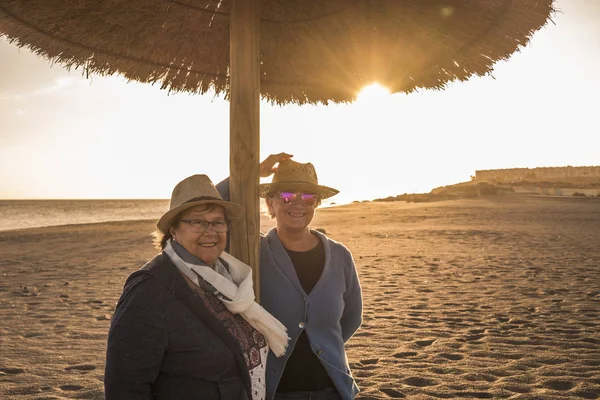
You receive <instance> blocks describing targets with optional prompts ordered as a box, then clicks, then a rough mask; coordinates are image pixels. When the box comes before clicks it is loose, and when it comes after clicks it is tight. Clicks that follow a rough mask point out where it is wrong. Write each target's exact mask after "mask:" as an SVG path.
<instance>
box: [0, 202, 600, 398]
mask: <svg viewBox="0 0 600 400" xmlns="http://www.w3.org/2000/svg"><path fill="white" fill-rule="evenodd" d="M263 222H264V228H266V227H267V225H268V224H269V222H268V221H263ZM153 226H154V223H153V222H152V221H133V222H119V223H108V224H92V225H73V226H65V227H54V228H44V229H29V230H21V231H11V232H0V279H1V280H0V312H1V314H0V315H1V317H2V325H1V326H2V328H1V331H0V333H1V334H2V344H1V347H0V398H2V399H75V398H77V399H102V398H103V393H102V376H103V369H104V352H105V346H106V334H107V331H108V326H109V323H110V318H111V316H112V313H113V311H114V305H115V302H116V300H117V298H118V296H119V294H120V292H121V289H122V285H123V283H124V281H125V279H126V277H127V276H128V274H130V273H131V272H133V271H135V270H136V269H138V268H139V267H140V266H141V265H142V264H144V262H145V261H146V260H148V259H149V258H150V257H152V256H153V255H154V253H155V249H154V248H153V247H152V245H151V239H150V236H149V233H150V232H151V230H152V229H153ZM313 226H314V227H316V228H319V227H320V228H324V229H325V230H326V231H327V234H328V235H329V236H331V237H332V238H334V239H336V240H340V241H341V242H343V243H344V244H345V245H346V246H347V247H348V248H350V250H351V251H352V253H353V255H354V258H355V261H356V264H357V267H358V270H359V275H360V278H361V282H362V285H363V291H364V297H365V315H364V324H363V326H362V327H361V329H360V330H359V331H358V333H357V334H356V335H355V336H354V337H353V338H352V339H351V340H350V342H349V344H348V349H349V358H350V363H351V365H352V367H353V371H354V374H355V377H356V379H357V381H358V384H359V386H360V388H361V389H362V392H361V394H360V396H359V398H361V399H388V398H408V399H489V398H498V399H531V400H533V399H549V400H552V399H565V398H572V399H598V398H600V201H598V200H595V199H551V198H543V199H540V198H531V197H522V196H501V197H496V198H492V199H478V200H461V201H449V202H440V203H427V204H406V203H400V202H397V203H360V204H352V205H348V206H342V207H335V208H327V209H322V210H319V211H318V212H317V218H316V219H315V221H314V223H313Z"/></svg>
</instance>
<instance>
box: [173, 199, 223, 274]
mask: <svg viewBox="0 0 600 400" xmlns="http://www.w3.org/2000/svg"><path fill="white" fill-rule="evenodd" d="M183 220H185V221H194V220H203V221H206V222H216V221H221V222H222V221H226V217H225V210H224V209H223V207H221V206H216V205H215V206H213V205H208V207H207V206H206V205H204V204H203V205H199V206H195V207H192V208H190V209H188V210H185V211H184V212H183V213H182V214H181V215H180V217H179V222H178V223H177V224H175V226H174V227H171V235H172V236H173V240H175V241H176V242H177V243H179V244H180V245H182V246H183V247H184V248H185V249H186V250H187V251H188V252H189V253H190V254H192V255H194V256H196V257H198V258H199V259H200V260H202V261H204V262H205V263H206V264H208V265H210V266H214V265H215V261H216V260H217V259H218V258H219V256H220V255H221V253H222V252H223V251H224V250H225V246H226V245H227V232H226V231H225V232H216V231H215V228H214V226H213V225H209V226H208V227H207V228H206V230H204V229H203V228H202V226H201V225H200V224H198V223H193V224H191V223H188V222H183Z"/></svg>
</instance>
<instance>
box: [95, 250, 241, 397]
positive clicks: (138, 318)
mask: <svg viewBox="0 0 600 400" xmlns="http://www.w3.org/2000/svg"><path fill="white" fill-rule="evenodd" d="M104 388H105V396H106V400H117V399H129V400H131V399H182V400H186V399H190V400H191V399H203V400H205V399H206V400H208V399H224V400H236V399H241V400H247V399H249V398H251V396H249V395H248V393H251V383H250V377H249V374H248V370H247V368H246V363H245V361H244V357H243V354H242V352H241V349H240V347H239V344H238V343H237V342H236V340H235V338H234V337H233V336H232V335H230V334H229V332H228V331H227V329H226V328H225V327H224V326H223V325H222V324H221V323H220V322H219V321H218V320H217V319H216V317H215V316H213V315H212V314H211V312H210V311H209V310H208V309H207V308H206V307H205V306H204V304H203V302H202V300H201V299H199V298H197V297H195V295H194V292H193V291H192V289H191V288H190V287H189V285H188V283H187V282H186V281H185V279H184V278H183V276H181V273H180V272H179V271H178V270H177V267H176V266H175V265H174V264H173V263H172V262H171V260H170V259H169V258H168V256H166V255H165V254H164V253H161V254H159V255H157V256H156V257H155V258H154V259H153V260H152V261H150V262H149V263H148V264H146V265H145V266H144V267H143V268H142V269H141V270H140V271H137V272H135V273H133V274H131V275H130V276H129V278H128V279H127V282H126V283H125V287H124V289H123V294H122V295H121V298H120V299H119V302H118V303H117V309H116V311H115V315H114V317H113V319H112V321H111V326H110V330H109V334H108V346H107V353H106V371H105V377H104Z"/></svg>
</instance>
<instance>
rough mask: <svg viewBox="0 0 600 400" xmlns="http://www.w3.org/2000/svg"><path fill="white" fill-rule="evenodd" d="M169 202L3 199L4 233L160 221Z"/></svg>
mask: <svg viewBox="0 0 600 400" xmlns="http://www.w3.org/2000/svg"><path fill="white" fill-rule="evenodd" d="M168 209H169V200H0V231H7V230H12V229H24V228H36V227H44V226H57V225H71V224H89V223H96V222H109V221H131V220H147V219H155V220H157V221H158V219H159V218H160V217H161V216H162V215H163V214H164V213H165V212H166V211H167V210H168Z"/></svg>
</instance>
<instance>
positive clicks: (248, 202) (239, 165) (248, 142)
mask: <svg viewBox="0 0 600 400" xmlns="http://www.w3.org/2000/svg"><path fill="white" fill-rule="evenodd" d="M229 23H230V28H229V32H230V52H229V90H230V92H229V95H230V99H229V100H230V116H229V122H230V126H229V129H230V136H229V138H230V143H229V148H230V163H229V168H230V182H229V187H230V190H231V201H233V202H236V203H238V204H241V205H242V206H243V207H244V209H245V211H246V213H245V216H244V218H242V219H241V220H240V221H238V222H234V224H233V227H232V229H231V238H230V242H229V245H230V252H231V254H232V255H233V256H234V257H236V258H238V259H240V260H242V261H243V262H245V263H246V264H248V265H250V266H251V267H252V279H253V280H254V292H255V294H256V300H257V301H259V300H260V275H259V254H260V252H259V245H260V236H259V235H260V216H259V211H260V210H259V198H258V183H259V176H258V174H259V163H260V160H259V157H260V154H259V153H260V145H259V144H260V140H259V138H260V77H259V73H260V72H259V71H260V65H259V62H260V42H259V34H260V31H259V24H260V0H233V1H232V4H231V17H230V22H229Z"/></svg>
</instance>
